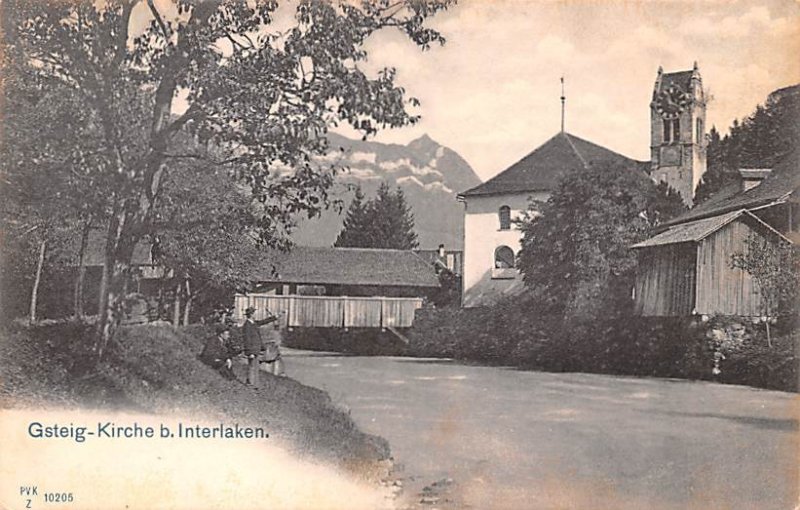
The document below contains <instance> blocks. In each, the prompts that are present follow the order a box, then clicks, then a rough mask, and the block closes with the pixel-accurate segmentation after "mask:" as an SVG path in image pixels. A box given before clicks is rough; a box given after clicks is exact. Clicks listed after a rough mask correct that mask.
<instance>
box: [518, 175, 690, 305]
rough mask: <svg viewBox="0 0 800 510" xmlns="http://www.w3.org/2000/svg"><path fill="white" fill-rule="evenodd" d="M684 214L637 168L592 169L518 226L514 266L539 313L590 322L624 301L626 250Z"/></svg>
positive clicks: (630, 266) (628, 268)
mask: <svg viewBox="0 0 800 510" xmlns="http://www.w3.org/2000/svg"><path fill="white" fill-rule="evenodd" d="M682 211H685V206H684V205H683V203H682V201H681V199H680V196H679V195H678V193H676V192H675V191H674V190H672V189H671V188H668V187H666V186H665V185H663V184H662V185H656V184H654V183H653V182H652V181H651V180H650V179H649V178H648V177H647V176H646V175H644V174H643V173H641V172H640V171H639V170H638V169H637V168H635V167H634V168H631V167H624V166H607V165H596V166H592V167H591V168H589V169H580V170H576V171H573V172H571V173H569V174H567V175H566V176H565V177H564V178H563V179H562V180H561V181H560V183H559V184H558V186H557V187H556V189H555V190H554V191H553V194H552V195H551V196H550V198H549V199H548V200H547V202H546V203H534V204H532V205H531V208H530V209H529V211H528V213H527V214H526V216H525V218H523V220H522V222H521V225H520V227H521V230H522V233H523V239H522V250H521V252H520V257H519V262H518V266H519V268H520V270H521V271H522V273H523V276H524V281H525V285H526V286H527V287H528V289H529V290H530V292H532V293H533V295H535V296H536V297H537V298H538V299H539V304H540V305H541V306H542V309H543V310H547V311H548V312H550V313H554V314H556V315H561V316H562V317H575V318H584V319H592V318H596V317H598V316H600V315H601V314H605V313H607V312H612V311H623V310H624V309H625V303H626V302H628V301H630V289H631V288H632V285H633V280H632V279H633V276H634V269H635V267H636V255H635V253H633V251H632V250H631V249H630V246H631V245H632V244H634V243H636V242H638V241H641V240H642V239H644V238H645V237H647V236H648V235H649V234H650V232H651V229H652V228H653V227H654V226H655V225H658V224H659V223H661V222H663V221H666V220H667V219H669V218H670V217H671V216H673V215H675V214H678V213H679V212H682Z"/></svg>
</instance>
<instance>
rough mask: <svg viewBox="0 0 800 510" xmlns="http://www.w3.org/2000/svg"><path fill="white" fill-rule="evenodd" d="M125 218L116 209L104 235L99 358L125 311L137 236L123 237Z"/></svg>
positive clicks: (98, 335)
mask: <svg viewBox="0 0 800 510" xmlns="http://www.w3.org/2000/svg"><path fill="white" fill-rule="evenodd" d="M126 222H127V217H126V215H125V212H124V211H122V210H118V211H117V212H116V213H115V214H114V216H112V218H111V222H110V223H109V226H108V235H107V238H106V247H105V260H104V261H103V278H102V281H101V284H100V306H99V308H98V312H99V316H100V317H99V320H98V322H97V333H96V335H97V337H96V339H95V345H94V352H95V355H96V356H97V359H98V360H99V359H100V358H102V356H103V353H104V352H105V350H106V347H107V346H108V343H109V341H111V339H112V338H113V336H114V333H115V332H116V330H117V327H118V326H119V323H120V321H121V320H122V315H123V313H124V299H125V292H124V288H125V279H126V277H127V275H128V273H129V269H130V264H131V257H132V256H133V247H134V246H135V245H136V241H138V239H136V238H134V236H130V235H129V236H128V238H127V239H125V238H123V230H124V229H125V227H126Z"/></svg>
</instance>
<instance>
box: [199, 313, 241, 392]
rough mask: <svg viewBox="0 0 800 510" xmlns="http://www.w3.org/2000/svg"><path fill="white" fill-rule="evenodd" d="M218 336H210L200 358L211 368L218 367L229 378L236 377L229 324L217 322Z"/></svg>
mask: <svg viewBox="0 0 800 510" xmlns="http://www.w3.org/2000/svg"><path fill="white" fill-rule="evenodd" d="M214 330H215V332H216V336H214V337H212V338H209V339H208V341H206V344H205V346H204V347H203V352H201V353H200V360H201V361H202V362H203V363H205V364H206V365H208V366H210V367H211V368H214V369H217V370H218V371H219V373H220V374H221V375H222V376H223V377H225V378H227V379H235V375H234V374H233V362H232V361H231V357H232V355H233V352H232V351H233V350H232V348H231V345H230V338H231V330H230V328H229V327H228V325H227V324H217V325H216V326H215V328H214Z"/></svg>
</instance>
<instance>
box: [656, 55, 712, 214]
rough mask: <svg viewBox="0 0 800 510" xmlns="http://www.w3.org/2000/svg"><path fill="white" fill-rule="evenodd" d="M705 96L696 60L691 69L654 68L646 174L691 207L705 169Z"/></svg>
mask: <svg viewBox="0 0 800 510" xmlns="http://www.w3.org/2000/svg"><path fill="white" fill-rule="evenodd" d="M705 124H706V97H705V92H704V91H703V80H702V79H701V78H700V70H699V69H698V67H697V62H695V63H694V68H693V69H692V70H691V71H678V72H674V73H665V72H664V70H663V69H662V68H661V67H659V68H658V76H657V77H656V83H655V87H654V88H653V100H652V102H651V103H650V176H651V177H652V178H653V179H654V180H655V181H656V182H666V183H667V184H669V185H670V186H672V188H674V189H675V190H676V191H678V192H679V193H680V194H681V197H682V198H683V201H684V202H685V203H686V205H688V206H689V207H691V206H692V205H693V203H694V192H695V190H696V189H697V185H698V184H699V183H700V179H701V178H702V177H703V174H704V173H705V171H706V143H707V142H706V131H705Z"/></svg>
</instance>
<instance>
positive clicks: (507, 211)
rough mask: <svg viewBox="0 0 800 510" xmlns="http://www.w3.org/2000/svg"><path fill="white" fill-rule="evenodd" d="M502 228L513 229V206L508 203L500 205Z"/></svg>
mask: <svg viewBox="0 0 800 510" xmlns="http://www.w3.org/2000/svg"><path fill="white" fill-rule="evenodd" d="M499 215H500V230H509V229H511V208H510V207H509V206H507V205H504V206H502V207H500V212H499Z"/></svg>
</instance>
